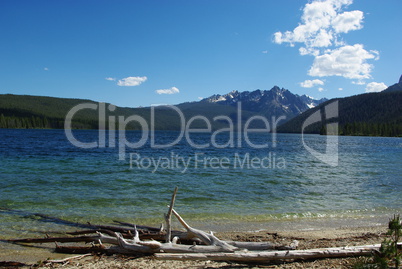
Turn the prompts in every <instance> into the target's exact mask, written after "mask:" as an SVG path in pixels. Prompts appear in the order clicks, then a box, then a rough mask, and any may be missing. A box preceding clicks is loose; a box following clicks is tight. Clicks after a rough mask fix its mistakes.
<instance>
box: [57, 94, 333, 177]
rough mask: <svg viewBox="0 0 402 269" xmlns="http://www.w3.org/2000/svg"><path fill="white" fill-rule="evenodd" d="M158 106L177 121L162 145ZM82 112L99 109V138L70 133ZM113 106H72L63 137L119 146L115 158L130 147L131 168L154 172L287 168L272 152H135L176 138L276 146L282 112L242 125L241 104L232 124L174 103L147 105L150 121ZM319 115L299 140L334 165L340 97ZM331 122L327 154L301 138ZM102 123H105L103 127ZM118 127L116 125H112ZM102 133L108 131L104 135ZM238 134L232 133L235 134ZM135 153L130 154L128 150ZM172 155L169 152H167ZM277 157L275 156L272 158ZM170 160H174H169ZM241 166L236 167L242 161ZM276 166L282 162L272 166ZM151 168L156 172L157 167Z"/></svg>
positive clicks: (224, 145)
mask: <svg viewBox="0 0 402 269" xmlns="http://www.w3.org/2000/svg"><path fill="white" fill-rule="evenodd" d="M160 109H164V111H167V110H170V112H171V113H175V114H176V115H177V118H178V119H179V122H180V130H179V131H178V133H177V136H176V137H175V139H174V140H173V141H169V142H168V143H165V144H162V143H161V141H159V140H158V139H157V135H156V132H155V131H156V130H155V122H156V116H157V111H159V112H160V111H161V110H160ZM85 110H94V111H97V112H98V121H99V128H98V140H97V141H92V142H82V141H80V140H78V139H77V138H76V137H75V136H74V134H73V131H72V129H73V128H72V122H73V118H74V116H75V115H76V114H77V113H78V112H80V111H85ZM115 110H116V107H115V106H114V105H108V106H107V105H106V104H105V103H99V104H96V103H83V104H79V105H77V106H75V107H73V108H72V109H71V110H70V111H69V112H68V113H67V116H66V118H65V122H64V123H65V124H64V130H65V134H66V137H67V139H68V140H69V141H70V143H71V144H73V145H74V146H76V147H79V148H83V149H91V148H105V147H109V148H117V149H118V155H119V160H126V158H127V150H128V149H130V150H131V153H130V154H129V158H130V159H129V161H130V167H131V168H133V167H137V168H152V171H154V170H155V168H156V170H158V169H159V168H172V167H173V168H177V169H181V171H187V169H188V168H189V167H190V164H191V163H192V167H195V168H202V167H204V168H206V167H209V168H212V169H217V168H222V169H228V168H230V167H232V168H241V169H245V168H265V169H267V168H271V169H272V168H285V167H286V164H285V159H284V158H283V157H278V156H276V155H275V153H274V154H272V152H269V153H267V156H263V157H261V156H250V154H249V153H247V154H246V155H243V156H244V157H243V158H242V157H241V155H239V154H237V153H236V154H237V155H234V156H232V159H229V158H227V157H221V158H218V157H205V156H204V158H200V154H203V153H196V154H195V155H194V156H187V157H183V156H177V158H176V159H175V161H167V160H172V157H171V156H166V157H158V158H155V157H153V156H141V155H140V153H139V152H137V151H138V150H140V149H141V148H143V147H144V146H149V147H150V148H153V149H168V148H173V147H174V146H175V145H177V144H178V143H179V142H180V141H182V140H183V139H185V141H186V142H187V144H188V145H189V146H190V147H192V148H193V149H197V150H200V149H205V148H210V147H213V148H218V149H225V148H239V149H240V148H244V147H247V148H251V149H267V148H269V147H270V146H271V147H272V148H275V147H276V146H277V134H276V128H277V126H278V124H279V122H280V121H281V120H285V119H286V117H285V116H280V117H278V118H276V117H272V119H271V120H270V121H269V120H268V119H267V118H266V117H263V116H261V115H254V116H252V117H250V118H249V119H247V120H246V121H245V123H244V124H243V122H242V109H241V102H239V103H238V105H237V120H236V122H235V121H234V120H233V119H232V118H230V117H228V116H227V115H218V116H215V117H213V118H212V119H208V118H207V117H205V116H203V115H196V116H192V117H190V118H188V119H187V118H186V117H185V115H184V113H183V112H182V111H181V110H180V109H179V108H178V107H177V106H173V105H159V106H151V107H150V110H149V113H150V114H149V119H150V120H149V121H147V120H146V119H145V118H143V117H141V116H140V115H130V116H128V117H126V116H123V115H113V112H114V111H115ZM323 112H324V113H323V115H321V111H320V110H318V111H316V112H315V113H313V114H312V115H310V116H309V117H308V118H307V119H306V120H305V121H304V123H303V126H302V143H303V146H304V148H305V149H306V150H307V151H308V152H309V153H310V154H311V155H313V156H314V157H315V158H317V159H319V160H320V161H322V162H324V163H326V164H328V165H330V166H337V165H338V136H337V133H338V123H337V122H336V121H335V120H336V119H337V117H338V114H339V113H338V112H339V109H338V101H335V102H332V103H329V104H327V105H326V106H325V107H324V110H323ZM328 120H331V121H332V123H328V124H326V135H327V136H326V150H325V153H321V152H319V151H316V150H315V149H313V148H311V147H310V146H308V145H307V143H306V142H305V137H304V130H305V129H306V128H307V127H308V126H310V125H312V124H317V123H318V124H319V123H320V122H321V124H322V123H324V122H327V121H328ZM195 121H198V122H200V121H201V122H203V124H204V125H203V126H204V127H205V128H201V129H200V128H193V125H194V122H195ZM215 121H220V122H222V121H224V122H226V123H227V124H226V127H224V128H221V129H218V130H213V129H212V126H213V123H214V122H215ZM256 121H257V122H259V124H260V126H261V123H262V126H263V127H264V128H259V129H256V128H252V124H253V123H254V122H256ZM130 123H136V124H137V126H140V130H139V132H136V133H137V134H138V133H139V134H140V136H139V137H136V138H135V139H137V140H136V141H132V139H133V138H131V139H130V140H129V139H128V137H127V128H128V125H129V124H130ZM106 124H107V125H108V126H106ZM116 127H117V128H116ZM256 132H260V133H266V134H267V133H271V138H272V141H270V142H271V143H269V141H264V142H263V143H260V144H257V143H254V141H252V139H251V137H250V134H251V133H256ZM106 133H107V134H108V135H106ZM197 133H206V134H210V136H209V140H208V141H205V140H204V141H203V143H202V144H200V143H197V141H194V139H193V138H194V137H192V134H197ZM223 133H226V134H228V135H227V136H226V137H227V140H225V141H223V142H222V139H218V135H220V134H223ZM235 134H236V135H235ZM133 151H134V153H132V152H133ZM171 154H173V152H172V153H171ZM275 158H276V159H275ZM173 159H174V158H173ZM241 163H243V164H242V165H238V164H241ZM274 163H275V164H280V165H272V164H274ZM156 170H155V171H156Z"/></svg>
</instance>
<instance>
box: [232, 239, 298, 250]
mask: <svg viewBox="0 0 402 269" xmlns="http://www.w3.org/2000/svg"><path fill="white" fill-rule="evenodd" d="M225 242H226V243H228V244H229V245H232V246H234V247H237V248H240V249H247V250H295V249H296V248H297V247H298V245H299V241H297V240H294V241H293V242H292V243H291V244H290V245H289V246H286V245H279V244H274V243H271V242H241V241H225Z"/></svg>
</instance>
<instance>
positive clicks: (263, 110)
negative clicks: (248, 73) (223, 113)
mask: <svg viewBox="0 0 402 269" xmlns="http://www.w3.org/2000/svg"><path fill="white" fill-rule="evenodd" d="M327 100H328V99H326V98H323V99H320V100H316V99H314V98H312V97H310V96H307V95H302V96H299V95H297V94H293V93H291V92H290V91H289V90H286V89H283V88H282V89H281V88H279V87H278V86H274V87H273V88H272V89H271V90H269V91H268V90H265V91H261V90H255V91H252V92H249V91H244V92H238V91H232V92H230V93H228V94H225V95H219V94H216V95H212V96H211V97H209V98H205V99H203V100H201V103H215V104H220V105H229V106H237V105H238V104H239V103H241V107H242V109H243V110H246V111H252V112H256V113H258V114H261V115H264V116H266V117H267V118H271V117H272V116H274V117H280V116H286V119H287V120H288V119H291V118H293V117H294V116H296V115H298V114H300V113H302V112H304V111H306V110H308V109H310V108H313V107H315V106H317V105H319V104H321V103H323V102H325V101H327Z"/></svg>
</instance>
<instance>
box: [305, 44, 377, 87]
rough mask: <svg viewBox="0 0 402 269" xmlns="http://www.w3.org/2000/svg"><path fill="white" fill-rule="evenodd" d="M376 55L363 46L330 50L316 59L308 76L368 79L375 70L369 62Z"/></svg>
mask: <svg viewBox="0 0 402 269" xmlns="http://www.w3.org/2000/svg"><path fill="white" fill-rule="evenodd" d="M375 54H376V53H375V52H373V51H370V52H368V51H367V50H365V49H364V48H363V45H361V44H356V45H353V46H343V47H340V48H338V49H334V50H329V51H327V52H326V53H325V54H322V55H319V56H317V57H315V59H314V62H313V65H312V66H311V68H310V70H309V71H308V74H309V75H310V76H316V77H325V76H342V77H345V78H349V79H359V80H361V79H367V78H370V77H371V76H370V73H371V70H372V68H373V66H372V65H371V64H368V63H367V60H368V59H375V58H376V55H375Z"/></svg>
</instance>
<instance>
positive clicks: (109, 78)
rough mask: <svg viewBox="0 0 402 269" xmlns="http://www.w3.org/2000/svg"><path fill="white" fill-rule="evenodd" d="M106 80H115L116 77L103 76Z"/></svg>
mask: <svg viewBox="0 0 402 269" xmlns="http://www.w3.org/2000/svg"><path fill="white" fill-rule="evenodd" d="M105 79H106V80H109V81H115V80H116V79H115V78H111V77H108V78H105Z"/></svg>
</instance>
